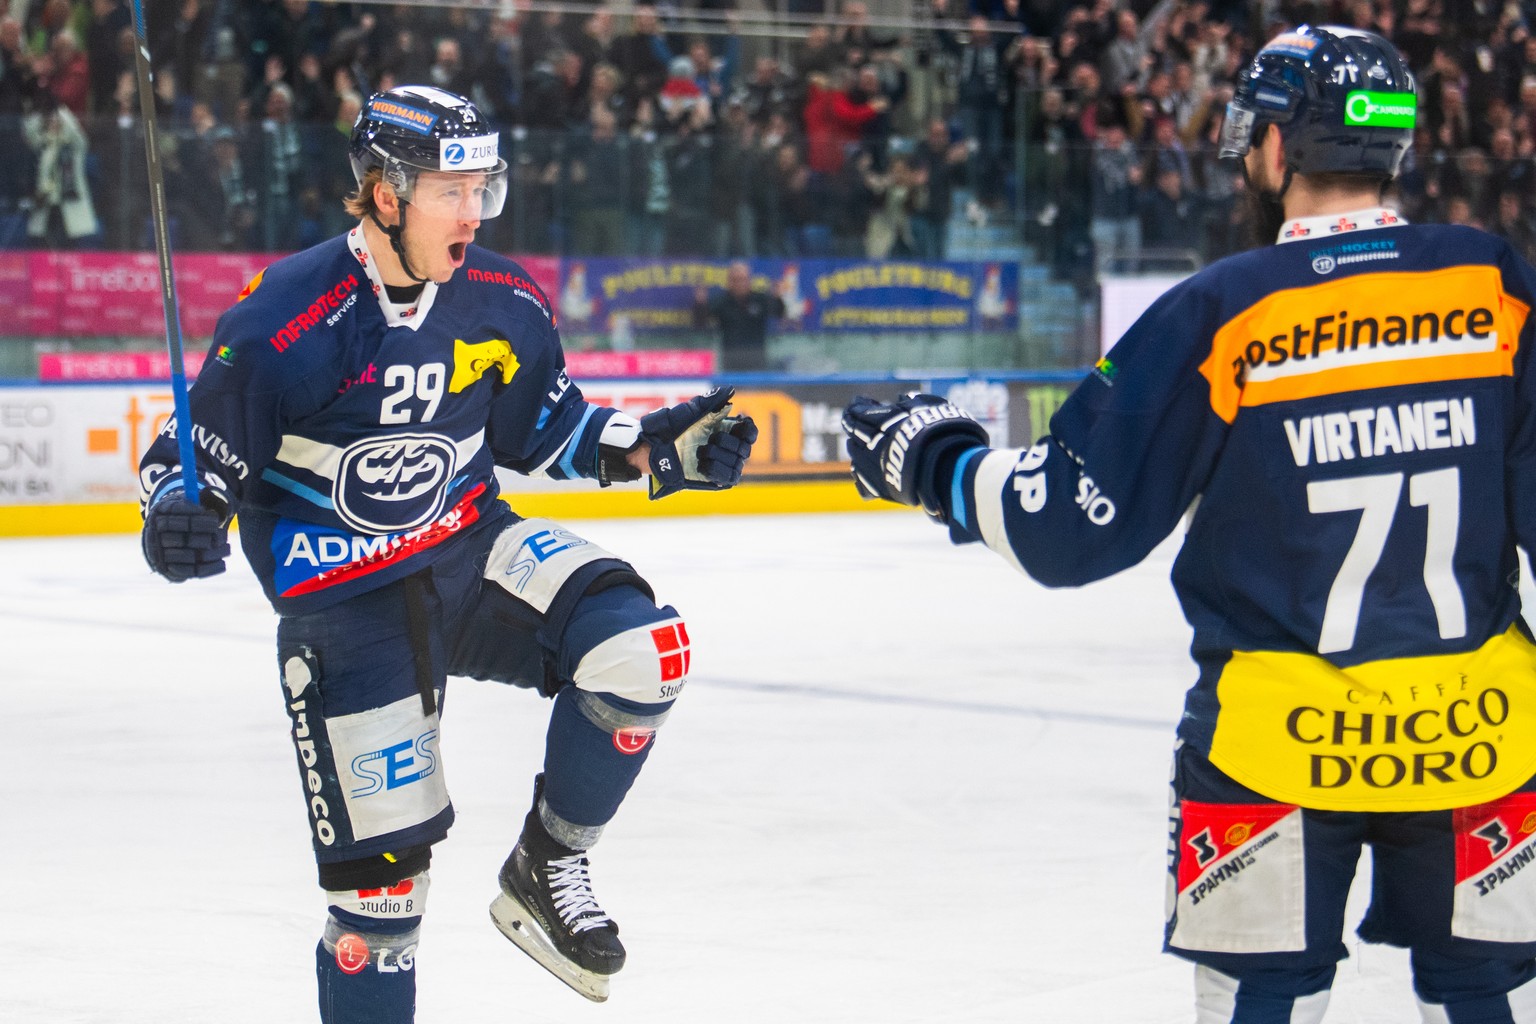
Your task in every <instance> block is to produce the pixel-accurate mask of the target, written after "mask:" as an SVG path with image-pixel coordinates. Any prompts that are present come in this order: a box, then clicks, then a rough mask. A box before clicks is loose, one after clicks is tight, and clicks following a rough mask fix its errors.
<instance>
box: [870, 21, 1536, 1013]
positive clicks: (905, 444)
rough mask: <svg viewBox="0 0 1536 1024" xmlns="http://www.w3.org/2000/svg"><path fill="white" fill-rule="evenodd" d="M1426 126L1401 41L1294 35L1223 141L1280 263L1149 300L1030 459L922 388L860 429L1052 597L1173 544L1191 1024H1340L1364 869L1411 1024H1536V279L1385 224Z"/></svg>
mask: <svg viewBox="0 0 1536 1024" xmlns="http://www.w3.org/2000/svg"><path fill="white" fill-rule="evenodd" d="M1416 107H1417V99H1416V86H1415V83H1414V80H1413V77H1412V76H1411V74H1410V73H1409V71H1408V68H1407V67H1406V65H1405V64H1404V63H1403V60H1402V58H1401V56H1400V55H1399V54H1398V53H1397V52H1396V51H1395V50H1394V49H1393V48H1392V46H1391V44H1389V43H1387V42H1386V41H1385V40H1384V39H1382V38H1380V37H1379V36H1376V35H1373V34H1370V33H1365V32H1359V31H1355V30H1351V29H1341V28H1323V29H1310V28H1303V29H1300V30H1298V31H1295V32H1290V33H1286V34H1283V35H1281V36H1278V37H1277V38H1275V39H1274V40H1272V41H1271V42H1270V43H1268V44H1267V45H1266V46H1265V47H1264V48H1263V49H1262V50H1261V51H1260V52H1259V53H1258V54H1257V55H1256V57H1255V58H1254V61H1253V63H1252V64H1251V66H1250V67H1249V68H1248V69H1247V70H1246V71H1245V72H1244V74H1243V75H1242V77H1241V79H1240V81H1239V84H1238V88H1237V91H1236V95H1235V97H1234V99H1233V101H1232V104H1231V106H1230V107H1229V109H1228V112H1227V121H1226V126H1225V135H1224V137H1223V143H1222V145H1223V150H1224V152H1225V154H1226V155H1228V156H1232V157H1239V158H1241V159H1242V161H1243V164H1244V168H1245V170H1246V173H1247V177H1248V181H1249V187H1250V190H1251V192H1252V193H1253V194H1254V195H1255V196H1257V197H1258V198H1259V200H1260V202H1261V204H1262V205H1263V207H1264V208H1265V209H1267V210H1268V211H1269V213H1267V214H1263V215H1261V216H1260V218H1259V219H1261V220H1265V221H1267V222H1268V223H1267V227H1268V229H1269V232H1270V233H1269V236H1268V237H1269V239H1270V240H1272V241H1273V242H1274V243H1275V244H1270V245H1266V246H1265V247H1264V248H1261V249H1258V250H1255V251H1252V252H1248V253H1244V254H1241V255H1238V256H1234V257H1230V258H1228V259H1225V260H1222V261H1220V262H1218V263H1216V264H1213V265H1212V266H1210V267H1208V268H1206V269H1205V270H1203V271H1201V272H1200V273H1198V274H1195V275H1194V276H1193V277H1191V278H1189V279H1188V280H1186V281H1184V282H1183V283H1181V284H1180V285H1178V286H1176V287H1175V288H1173V289H1171V290H1170V291H1169V292H1168V293H1167V294H1166V295H1164V296H1163V297H1162V298H1161V299H1159V300H1158V301H1157V302H1156V303H1154V304H1153V305H1152V307H1151V308H1150V309H1148V311H1147V312H1146V314H1145V315H1143V316H1142V317H1141V318H1140V319H1139V320H1138V321H1137V322H1136V323H1135V324H1134V325H1133V326H1132V327H1131V328H1130V330H1129V331H1127V332H1126V334H1125V336H1124V337H1123V338H1122V339H1121V340H1120V341H1119V343H1118V344H1116V345H1115V346H1114V348H1113V349H1112V350H1111V351H1110V352H1109V354H1108V356H1107V357H1106V358H1104V359H1103V360H1101V361H1100V362H1099V363H1098V365H1097V366H1096V367H1095V369H1094V371H1093V372H1092V373H1091V374H1090V375H1089V376H1088V378H1087V379H1086V380H1084V381H1083V383H1082V384H1081V385H1080V386H1079V387H1078V388H1077V389H1076V391H1074V392H1073V394H1072V395H1071V396H1070V398H1069V399H1068V400H1067V402H1066V403H1065V404H1064V405H1063V406H1062V408H1061V409H1060V410H1059V411H1058V412H1057V414H1056V415H1055V416H1054V417H1053V418H1052V420H1051V427H1050V433H1049V434H1048V435H1047V436H1045V437H1043V438H1041V439H1040V440H1039V441H1038V442H1037V443H1035V444H1034V445H1033V446H1032V447H1030V448H1027V449H1021V450H995V449H992V448H990V447H988V443H987V435H986V433H985V431H984V430H983V429H982V428H981V427H980V426H979V425H978V424H976V422H975V421H974V420H973V419H972V418H971V417H970V416H969V415H967V414H966V413H965V412H964V411H963V410H960V409H958V408H956V407H954V406H952V405H950V404H949V403H948V402H945V401H943V400H942V399H939V398H937V397H935V396H931V395H918V396H908V397H906V398H903V399H900V400H898V401H895V402H892V403H882V402H875V401H871V400H869V399H858V400H856V401H855V402H854V403H853V404H852V405H850V406H849V407H848V409H847V411H846V413H845V415H844V421H843V422H844V427H845V428H846V430H847V432H848V434H849V444H848V449H849V453H850V456H851V458H852V460H853V468H854V474H855V477H856V481H857V483H858V485H859V487H860V488H861V490H863V491H864V492H865V494H866V495H877V496H880V497H884V498H888V499H890V500H893V501H898V502H902V503H905V504H908V505H920V506H921V507H922V508H923V509H924V510H925V511H926V512H927V513H928V514H929V515H930V516H931V517H933V518H934V519H936V520H938V521H939V522H941V523H944V524H947V525H948V527H949V530H950V533H951V536H952V537H953V538H954V539H955V540H956V541H958V542H965V541H981V542H982V543H984V544H986V545H987V546H988V547H990V548H992V549H994V550H995V551H997V552H998V553H1000V554H1001V555H1002V556H1003V557H1004V558H1005V559H1006V560H1008V561H1009V562H1010V563H1011V564H1013V565H1014V566H1015V567H1017V568H1019V569H1021V570H1023V571H1024V572H1026V573H1028V574H1029V575H1031V576H1033V577H1034V578H1036V579H1037V580H1039V581H1040V582H1042V583H1045V584H1047V585H1050V586H1077V585H1080V584H1085V583H1088V582H1090V581H1093V580H1097V579H1102V578H1103V577H1106V576H1109V575H1110V574H1112V573H1115V572H1118V571H1120V570H1122V569H1125V568H1127V567H1128V566H1131V565H1134V564H1136V563H1137V562H1139V561H1140V560H1141V559H1142V558H1143V557H1145V556H1146V554H1147V553H1148V552H1149V551H1151V550H1152V548H1153V547H1154V546H1156V545H1157V544H1158V543H1159V542H1160V541H1162V540H1163V539H1164V538H1165V537H1167V536H1168V535H1169V534H1170V533H1171V532H1172V531H1173V530H1174V529H1175V527H1176V526H1177V525H1178V524H1179V522H1180V520H1181V519H1184V518H1185V517H1186V515H1187V518H1188V524H1187V531H1186V534H1185V537H1184V542H1183V548H1182V550H1181V551H1180V553H1179V556H1178V559H1177V561H1176V562H1175V563H1174V567H1173V584H1174V588H1175V590H1176V592H1177V594H1178V597H1179V600H1180V602H1181V604H1182V606H1183V609H1184V613H1185V616H1186V617H1187V619H1188V620H1189V623H1190V625H1191V626H1192V627H1193V631H1194V641H1193V646H1192V649H1191V653H1192V654H1193V657H1194V660H1195V663H1196V666H1197V668H1198V676H1197V679H1196V681H1195V684H1194V686H1193V687H1192V688H1191V690H1190V691H1189V694H1188V697H1187V700H1186V704H1185V715H1184V717H1183V719H1182V721H1181V723H1180V725H1179V729H1178V735H1179V742H1178V744H1177V746H1176V753H1175V758H1174V774H1173V804H1172V819H1171V823H1170V836H1169V849H1170V864H1169V875H1170V877H1169V885H1168V892H1169V905H1168V923H1167V935H1166V943H1167V949H1168V950H1170V951H1171V952H1173V953H1175V954H1177V955H1179V956H1181V957H1184V958H1186V959H1188V960H1191V961H1193V962H1194V963H1195V964H1196V965H1197V966H1196V989H1197V1020H1198V1021H1200V1022H1201V1024H1216V1022H1229V1021H1230V1022H1235V1024H1270V1022H1286V1024H1311V1022H1316V1021H1319V1020H1321V1019H1322V1017H1323V1012H1324V1008H1325V1006H1326V1004H1327V1001H1328V993H1329V989H1330V987H1331V985H1332V982H1333V977H1334V973H1335V969H1336V965H1337V962H1338V961H1339V960H1340V959H1341V958H1342V957H1344V956H1345V955H1346V951H1345V947H1344V944H1343V942H1342V931H1343V927H1344V913H1345V910H1344V908H1345V898H1346V896H1347V894H1348V892H1349V889H1350V884H1351V882H1352V881H1353V879H1354V876H1355V867H1356V863H1357V860H1358V858H1359V855H1360V852H1361V849H1362V847H1363V846H1367V845H1368V846H1370V847H1371V851H1372V865H1373V872H1372V883H1371V885H1372V898H1371V903H1370V908H1369V910H1368V912H1367V913H1366V915H1365V919H1364V921H1363V922H1362V923H1361V924H1360V926H1359V934H1360V936H1361V937H1362V938H1363V939H1365V940H1366V941H1368V942H1383V943H1389V944H1392V945H1397V946H1402V947H1406V948H1408V949H1409V950H1410V951H1411V953H1410V962H1411V967H1412V971H1413V978H1414V988H1415V992H1416V994H1417V996H1418V1001H1419V1005H1420V1007H1421V1012H1422V1017H1423V1019H1424V1020H1425V1021H1427V1022H1448V1024H1469V1022H1474V1021H1475V1022H1478V1024H1513V1022H1517V1021H1536V981H1533V977H1536V960H1533V956H1536V868H1531V867H1528V865H1529V864H1530V863H1531V862H1532V861H1533V860H1536V785H1533V779H1532V777H1533V775H1536V646H1533V644H1532V640H1531V634H1530V632H1529V630H1528V629H1527V627H1526V625H1525V623H1524V622H1523V621H1522V619H1521V617H1520V599H1519V595H1518V591H1517V588H1516V586H1515V583H1516V580H1517V575H1518V563H1517V548H1519V547H1524V548H1525V549H1527V550H1530V549H1531V547H1532V546H1533V545H1536V368H1533V367H1532V365H1531V359H1532V354H1531V350H1532V348H1533V346H1536V327H1533V324H1532V320H1531V317H1530V311H1531V307H1532V304H1533V303H1536V273H1533V271H1532V269H1531V267H1530V266H1529V265H1528V264H1527V263H1526V262H1525V261H1524V260H1523V259H1521V257H1519V256H1518V255H1516V254H1515V253H1514V252H1513V251H1512V250H1511V249H1510V247H1509V246H1508V245H1507V244H1506V243H1505V242H1504V241H1502V240H1501V239H1498V238H1495V237H1494V236H1492V235H1489V234H1485V233H1483V232H1480V231H1477V230H1474V229H1470V228H1460V227H1439V226H1436V227H1429V226H1416V225H1408V224H1406V223H1404V221H1403V219H1402V217H1401V216H1400V215H1399V214H1398V213H1397V212H1395V211H1394V210H1392V209H1390V208H1388V207H1385V206H1383V205H1382V197H1383V195H1384V193H1385V189H1386V186H1387V185H1388V184H1389V183H1390V181H1391V179H1392V178H1393V177H1394V176H1395V174H1396V172H1397V170H1398V166H1399V163H1400V161H1401V160H1402V158H1403V155H1404V153H1405V152H1406V151H1407V149H1408V147H1409V146H1410V144H1411V140H1412V134H1413V124H1414V119H1415V115H1416Z"/></svg>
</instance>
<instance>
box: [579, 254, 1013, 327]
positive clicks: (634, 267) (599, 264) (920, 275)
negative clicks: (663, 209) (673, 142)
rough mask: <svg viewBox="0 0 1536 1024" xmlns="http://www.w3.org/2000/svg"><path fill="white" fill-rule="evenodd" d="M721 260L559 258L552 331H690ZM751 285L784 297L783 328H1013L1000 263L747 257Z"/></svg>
mask: <svg viewBox="0 0 1536 1024" xmlns="http://www.w3.org/2000/svg"><path fill="white" fill-rule="evenodd" d="M729 265H730V264H729V263H728V262H727V261H724V260H719V261H714V260H695V259H666V258H653V259H585V260H584V259H565V260H562V261H561V265H560V289H559V293H560V294H559V300H558V306H559V311H560V326H561V328H562V329H564V330H567V331H572V332H581V331H604V332H607V331H614V330H629V331H633V332H635V333H637V334H639V333H644V332H656V331H686V330H691V329H693V328H695V327H696V326H704V325H697V324H695V322H694V317H693V308H694V302H695V299H696V298H697V297H698V296H699V295H700V294H705V295H707V294H708V293H709V292H710V291H711V290H712V289H716V288H724V287H725V281H726V271H727V268H728V267H729ZM748 265H749V266H750V267H751V269H752V286H753V288H754V289H760V290H764V291H770V292H773V293H775V294H777V295H778V296H779V297H780V298H782V299H783V300H784V307H785V309H784V317H783V319H782V320H780V322H779V324H778V329H779V330H786V331H859V332H865V333H869V332H885V331H994V330H1009V329H1013V328H1016V327H1017V326H1018V322H1019V303H1018V293H1019V270H1018V265H1017V264H1014V263H1007V262H1002V261H991V262H988V261H978V262H954V263H917V262H903V261H893V260H750V261H748Z"/></svg>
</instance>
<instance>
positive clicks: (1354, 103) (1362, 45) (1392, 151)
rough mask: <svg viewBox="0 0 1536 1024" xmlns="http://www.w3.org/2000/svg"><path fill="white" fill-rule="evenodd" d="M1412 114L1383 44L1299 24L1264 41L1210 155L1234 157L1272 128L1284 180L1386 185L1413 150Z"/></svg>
mask: <svg viewBox="0 0 1536 1024" xmlns="http://www.w3.org/2000/svg"><path fill="white" fill-rule="evenodd" d="M1417 112H1418V86H1417V84H1416V83H1415V82H1414V79H1413V74H1412V72H1410V71H1409V70H1408V64H1407V62H1405V61H1404V60H1403V57H1402V55H1401V54H1400V53H1398V52H1397V49H1396V47H1394V46H1393V45H1392V44H1391V43H1389V42H1387V41H1386V40H1385V39H1383V38H1382V37H1381V36H1379V35H1376V34H1375V33H1374V32H1365V31H1361V30H1360V29H1353V28H1341V27H1338V26H1333V25H1324V26H1319V27H1315V28H1314V27H1311V26H1307V25H1303V26H1302V27H1301V28H1298V29H1297V30H1296V31H1294V32H1286V33H1284V34H1283V35H1279V36H1276V37H1275V38H1274V39H1272V40H1270V42H1269V43H1268V44H1267V45H1266V46H1265V47H1264V48H1263V49H1262V50H1260V51H1259V52H1258V54H1256V55H1255V56H1254V58H1253V62H1252V63H1250V64H1249V65H1248V67H1247V69H1246V70H1245V71H1243V73H1242V74H1241V75H1240V76H1239V78H1238V81H1237V89H1236V92H1235V93H1234V94H1233V97H1232V102H1231V103H1229V104H1227V120H1226V124H1225V125H1224V126H1223V128H1222V132H1221V148H1220V152H1219V155H1220V156H1222V157H1238V158H1241V157H1242V156H1243V155H1244V154H1245V153H1247V152H1248V149H1249V147H1250V146H1251V145H1252V144H1253V142H1254V140H1255V139H1256V138H1258V137H1259V133H1260V131H1261V130H1262V129H1263V127H1264V126H1265V125H1269V124H1273V125H1278V126H1279V127H1280V137H1281V139H1282V140H1284V142H1285V160H1286V165H1287V167H1288V169H1289V170H1290V171H1292V172H1293V173H1296V174H1369V175H1380V176H1381V177H1382V178H1387V179H1391V178H1393V177H1396V175H1397V169H1398V166H1399V165H1400V164H1401V163H1402V161H1403V156H1404V154H1406V153H1407V152H1408V149H1409V147H1410V146H1412V145H1413V126H1414V120H1415V117H1416V115H1417Z"/></svg>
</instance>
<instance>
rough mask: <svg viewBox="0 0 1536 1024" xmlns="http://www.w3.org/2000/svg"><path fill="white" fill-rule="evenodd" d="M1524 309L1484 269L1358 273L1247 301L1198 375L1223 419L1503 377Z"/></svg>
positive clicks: (1493, 271)
mask: <svg viewBox="0 0 1536 1024" xmlns="http://www.w3.org/2000/svg"><path fill="white" fill-rule="evenodd" d="M1529 312H1530V307H1528V306H1527V305H1526V304H1525V303H1523V302H1520V301H1519V300H1517V299H1515V298H1513V297H1511V296H1510V295H1508V294H1507V293H1506V292H1505V291H1504V287H1503V280H1502V277H1501V276H1500V273H1499V270H1498V268H1497V267H1493V266H1487V265H1468V266H1457V267H1447V268H1445V269H1442V270H1429V271H1396V272H1385V273H1378V274H1359V275H1356V276H1353V277H1345V278H1339V279H1337V280H1331V281H1327V282H1322V283H1319V284H1315V285H1310V286H1308V287H1306V288H1290V289H1286V290H1284V291H1279V292H1275V293H1273V294H1271V295H1269V296H1266V297H1265V298H1264V299H1262V300H1261V301H1259V302H1257V303H1255V304H1254V305H1252V306H1250V307H1248V308H1247V309H1245V310H1244V311H1243V312H1242V313H1239V314H1238V315H1237V316H1236V317H1234V318H1232V319H1231V320H1229V321H1228V322H1227V323H1226V324H1225V325H1224V326H1223V327H1222V328H1221V329H1220V330H1218V331H1217V332H1216V336H1215V338H1214V339H1213V341H1212V344H1211V353H1210V355H1209V356H1207V357H1206V360H1205V362H1203V363H1202V364H1201V365H1200V373H1201V374H1202V375H1203V376H1204V377H1205V379H1206V380H1207V382H1208V383H1209V384H1210V398H1211V408H1212V410H1214V411H1215V413H1216V414H1217V415H1218V416H1220V417H1221V418H1222V419H1223V420H1225V421H1226V422H1228V423H1231V422H1232V421H1233V420H1234V419H1235V418H1236V417H1237V411H1238V409H1239V408H1240V407H1242V406H1254V405H1266V404H1269V403H1272V402H1286V401H1293V400H1296V399H1301V398H1312V397H1315V396H1318V395H1334V394H1342V393H1346V392H1351V391H1361V390H1366V389H1370V388H1380V387H1391V386H1393V385H1398V384H1421V383H1425V382H1429V381H1436V380H1464V379H1467V378H1473V377H1499V376H1511V375H1513V373H1514V358H1515V353H1516V351H1517V350H1518V348H1519V338H1520V331H1521V330H1522V329H1523V328H1524V326H1525V319H1526V316H1527V315H1528V314H1529Z"/></svg>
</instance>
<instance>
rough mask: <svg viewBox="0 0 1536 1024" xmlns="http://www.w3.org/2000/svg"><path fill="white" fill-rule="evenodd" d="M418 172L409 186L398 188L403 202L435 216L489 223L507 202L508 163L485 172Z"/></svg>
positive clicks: (412, 176) (497, 163)
mask: <svg viewBox="0 0 1536 1024" xmlns="http://www.w3.org/2000/svg"><path fill="white" fill-rule="evenodd" d="M412 170H413V171H415V173H414V174H412V175H411V176H410V179H409V181H408V183H407V187H406V188H404V189H400V188H396V190H395V191H396V194H398V195H399V196H400V198H401V199H403V200H404V201H406V202H408V203H410V204H411V205H412V206H414V207H416V208H417V209H418V210H421V211H422V212H423V213H427V214H431V215H432V216H435V217H443V218H452V219H455V220H490V219H491V218H492V217H495V216H496V215H498V214H499V213H501V208H502V206H503V205H505V203H506V201H507V162H506V161H505V160H497V161H496V166H495V167H492V168H490V169H488V170H484V171H464V172H448V171H424V170H420V169H417V168H412Z"/></svg>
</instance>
